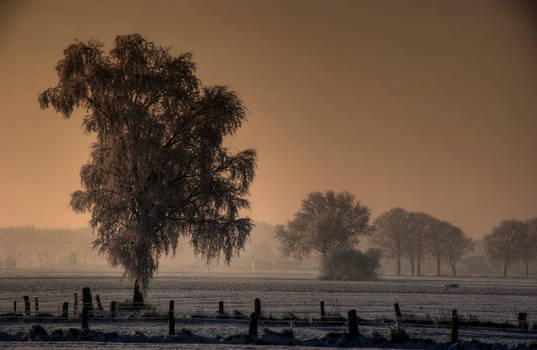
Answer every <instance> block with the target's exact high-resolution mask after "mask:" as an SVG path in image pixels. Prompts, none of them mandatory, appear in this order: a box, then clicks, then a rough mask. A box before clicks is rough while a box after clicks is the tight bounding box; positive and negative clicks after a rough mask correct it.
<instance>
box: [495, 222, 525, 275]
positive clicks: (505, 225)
mask: <svg viewBox="0 0 537 350" xmlns="http://www.w3.org/2000/svg"><path fill="white" fill-rule="evenodd" d="M527 231H528V225H527V224H526V223H524V222H521V221H518V220H504V221H502V222H501V223H500V224H499V225H498V226H496V227H494V228H493V229H492V232H491V233H489V234H488V235H486V236H485V238H484V239H485V247H486V250H487V255H488V256H489V258H490V259H492V260H493V261H502V262H503V276H504V277H507V276H508V273H509V265H510V264H511V263H512V262H513V261H516V260H518V259H519V258H520V256H519V255H518V251H519V249H520V242H523V241H525V240H524V237H525V236H526V233H527Z"/></svg>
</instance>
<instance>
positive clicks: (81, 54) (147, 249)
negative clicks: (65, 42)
mask: <svg viewBox="0 0 537 350" xmlns="http://www.w3.org/2000/svg"><path fill="white" fill-rule="evenodd" d="M102 47H103V45H102V44H101V43H100V42H98V41H89V42H79V41H76V42H75V43H74V44H71V45H69V46H68V47H67V48H66V49H65V50H64V57H63V59H61V60H60V61H59V62H58V64H57V66H56V70H57V72H58V77H59V82H58V84H57V86H55V87H52V88H49V89H47V90H45V91H43V92H42V93H41V94H40V95H39V102H40V105H41V107H42V108H48V107H49V106H52V107H54V109H55V110H56V111H57V112H61V113H62V114H63V116H64V118H70V117H71V115H72V113H73V111H74V110H75V108H81V109H83V110H85V111H87V114H86V115H85V117H84V119H83V125H84V129H85V132H86V133H88V134H95V135H96V142H95V143H93V145H92V146H91V153H90V159H89V162H88V163H87V164H86V165H84V166H83V167H82V169H81V171H80V176H81V182H82V190H81V191H76V192H75V193H73V195H72V199H71V206H72V208H73V209H74V210H75V211H77V212H80V213H84V212H88V213H90V214H91V219H90V222H89V223H90V226H91V227H92V228H93V230H94V232H95V231H96V232H97V235H98V238H97V239H96V240H95V242H94V246H95V247H96V248H98V249H99V251H100V252H101V253H103V254H105V255H106V256H107V257H108V260H109V262H110V263H111V264H112V265H113V266H117V265H120V266H122V267H123V268H124V269H125V271H126V274H127V275H128V276H130V277H132V278H133V279H135V285H136V284H137V283H138V281H139V283H140V284H141V285H142V287H143V288H144V289H145V287H147V286H148V284H149V281H150V280H151V278H152V276H153V274H154V273H155V271H156V270H157V269H158V263H159V259H160V257H161V256H162V255H164V254H169V253H174V252H175V249H176V247H177V244H178V238H179V236H185V237H187V238H188V239H189V241H190V243H191V245H192V246H193V248H194V250H195V252H196V253H197V254H201V255H203V256H204V257H205V258H207V260H210V259H213V258H217V257H219V256H220V254H221V253H223V254H224V256H225V260H226V262H228V263H229V260H230V258H231V257H232V254H233V253H235V252H238V251H239V250H240V249H241V248H242V247H243V246H244V243H245V241H246V239H247V238H248V235H249V233H250V230H251V228H252V221H251V220H250V218H248V217H240V215H239V212H240V210H241V209H243V208H248V207H249V202H248V200H247V195H248V189H249V186H250V184H251V182H252V180H253V178H254V170H255V163H256V154H255V152H254V151H253V150H245V151H241V152H238V153H232V152H230V151H229V150H227V149H226V148H225V147H224V146H223V140H224V138H225V137H226V136H228V135H232V134H234V133H235V131H236V130H237V129H238V128H239V127H240V126H241V124H242V122H243V121H244V120H245V108H244V107H243V105H242V103H241V101H240V99H239V98H238V96H237V94H236V93H235V92H233V91H230V90H228V88H226V87H224V86H202V85H201V83H200V81H199V80H198V79H197V78H196V76H195V74H194V73H195V65H194V63H193V62H192V61H191V55H190V54H182V55H179V56H177V57H174V56H172V55H170V53H169V51H168V50H167V49H164V48H162V47H158V46H156V45H155V44H154V43H153V42H150V41H147V40H145V39H144V38H143V37H141V36H140V35H138V34H130V35H124V36H117V37H116V39H115V45H114V47H113V49H112V50H110V53H109V55H106V54H104V52H103V50H102Z"/></svg>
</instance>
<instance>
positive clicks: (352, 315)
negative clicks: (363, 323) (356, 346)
mask: <svg viewBox="0 0 537 350" xmlns="http://www.w3.org/2000/svg"><path fill="white" fill-rule="evenodd" d="M348 317H349V339H352V340H354V339H357V338H358V334H359V333H358V316H357V315H356V310H354V309H353V310H349V312H348Z"/></svg>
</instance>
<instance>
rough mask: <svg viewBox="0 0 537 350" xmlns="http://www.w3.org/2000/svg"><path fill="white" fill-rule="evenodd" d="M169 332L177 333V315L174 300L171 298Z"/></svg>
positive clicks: (171, 333) (170, 333)
mask: <svg viewBox="0 0 537 350" xmlns="http://www.w3.org/2000/svg"><path fill="white" fill-rule="evenodd" d="M168 334H169V335H174V334H175V315H174V301H173V300H170V309H169V311H168Z"/></svg>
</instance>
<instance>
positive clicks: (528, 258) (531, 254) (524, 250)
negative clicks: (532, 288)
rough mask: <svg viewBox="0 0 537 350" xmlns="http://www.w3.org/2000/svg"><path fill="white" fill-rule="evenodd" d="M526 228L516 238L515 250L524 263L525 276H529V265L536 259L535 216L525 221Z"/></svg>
mask: <svg viewBox="0 0 537 350" xmlns="http://www.w3.org/2000/svg"><path fill="white" fill-rule="evenodd" d="M525 224H526V230H525V231H524V232H522V233H521V234H520V235H519V236H517V237H518V239H517V240H516V249H515V250H516V252H517V254H518V256H519V257H520V260H521V261H522V263H523V264H524V272H525V275H526V278H529V265H530V264H531V263H532V262H534V261H536V260H537V218H533V219H530V220H528V221H526V222H525Z"/></svg>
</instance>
